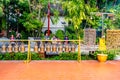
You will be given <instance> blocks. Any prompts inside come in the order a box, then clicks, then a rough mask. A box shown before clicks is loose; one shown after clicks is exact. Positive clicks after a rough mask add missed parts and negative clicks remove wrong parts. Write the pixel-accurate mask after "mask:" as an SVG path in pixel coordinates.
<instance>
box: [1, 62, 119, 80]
mask: <svg viewBox="0 0 120 80" xmlns="http://www.w3.org/2000/svg"><path fill="white" fill-rule="evenodd" d="M0 80H120V61H107V62H105V63H99V62H98V61H95V60H87V61H82V62H80V63H78V62H77V61H32V62H30V63H28V64H26V63H24V62H23V61H0Z"/></svg>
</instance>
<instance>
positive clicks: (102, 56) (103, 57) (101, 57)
mask: <svg viewBox="0 0 120 80" xmlns="http://www.w3.org/2000/svg"><path fill="white" fill-rule="evenodd" d="M107 56H108V55H107V54H97V59H98V61H99V62H105V61H106V60H107Z"/></svg>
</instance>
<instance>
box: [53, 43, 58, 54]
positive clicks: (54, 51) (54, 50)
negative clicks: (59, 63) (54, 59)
mask: <svg viewBox="0 0 120 80" xmlns="http://www.w3.org/2000/svg"><path fill="white" fill-rule="evenodd" d="M52 52H53V53H56V52H57V46H56V45H55V44H53V45H52Z"/></svg>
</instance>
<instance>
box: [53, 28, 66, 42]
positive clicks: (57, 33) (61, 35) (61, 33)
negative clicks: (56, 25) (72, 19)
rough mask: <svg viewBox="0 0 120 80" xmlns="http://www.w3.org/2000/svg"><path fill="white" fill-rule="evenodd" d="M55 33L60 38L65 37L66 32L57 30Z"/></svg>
mask: <svg viewBox="0 0 120 80" xmlns="http://www.w3.org/2000/svg"><path fill="white" fill-rule="evenodd" d="M55 35H56V36H57V37H58V38H59V39H62V40H63V39H64V36H65V35H64V32H63V31H62V30H57V31H56V33H55Z"/></svg>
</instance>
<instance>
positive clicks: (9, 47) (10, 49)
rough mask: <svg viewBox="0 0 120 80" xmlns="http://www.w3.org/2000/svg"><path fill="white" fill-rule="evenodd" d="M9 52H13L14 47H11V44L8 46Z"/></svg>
mask: <svg viewBox="0 0 120 80" xmlns="http://www.w3.org/2000/svg"><path fill="white" fill-rule="evenodd" d="M8 52H9V53H11V52H12V46H11V44H9V46H8Z"/></svg>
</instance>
